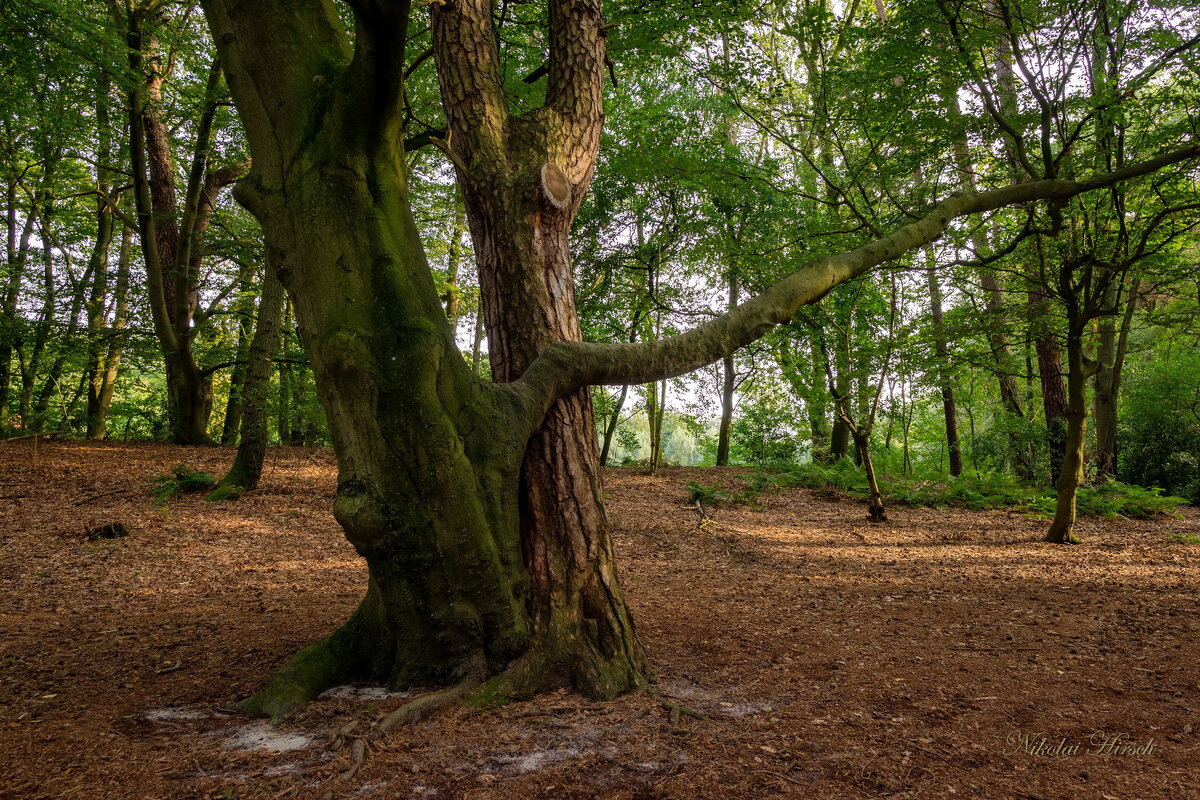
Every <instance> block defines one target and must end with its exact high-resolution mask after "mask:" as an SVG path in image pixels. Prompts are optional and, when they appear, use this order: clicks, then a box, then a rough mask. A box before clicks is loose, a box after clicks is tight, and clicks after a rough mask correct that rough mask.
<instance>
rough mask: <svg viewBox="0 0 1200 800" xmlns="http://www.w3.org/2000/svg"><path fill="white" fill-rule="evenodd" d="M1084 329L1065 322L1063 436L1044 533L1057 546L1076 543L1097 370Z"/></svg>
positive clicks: (1075, 324) (1080, 325) (1072, 320)
mask: <svg viewBox="0 0 1200 800" xmlns="http://www.w3.org/2000/svg"><path fill="white" fill-rule="evenodd" d="M1082 328H1083V326H1082V324H1080V323H1079V322H1078V321H1077V320H1074V319H1071V320H1068V333H1067V365H1068V366H1067V392H1066V394H1067V397H1066V401H1067V403H1066V415H1065V416H1066V420H1065V421H1066V425H1065V430H1064V436H1063V452H1062V462H1061V466H1060V468H1059V470H1058V478H1057V479H1056V481H1055V484H1054V488H1055V490H1056V492H1057V497H1056V502H1055V507H1054V519H1053V521H1052V522H1051V523H1050V530H1049V531H1047V533H1046V541H1048V542H1054V543H1056V544H1078V542H1079V537H1077V536H1076V535H1075V533H1074V530H1073V529H1074V526H1075V500H1076V497H1077V496H1078V493H1079V487H1080V486H1081V485H1082V484H1083V465H1084V442H1085V437H1086V435H1087V381H1088V378H1090V377H1091V376H1092V375H1093V374H1095V371H1096V364H1095V362H1091V361H1088V360H1087V359H1086V358H1085V356H1084V352H1083V330H1082Z"/></svg>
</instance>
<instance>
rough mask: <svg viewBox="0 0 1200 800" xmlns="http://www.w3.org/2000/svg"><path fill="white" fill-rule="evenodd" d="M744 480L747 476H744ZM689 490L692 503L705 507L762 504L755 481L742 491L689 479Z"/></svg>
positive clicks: (715, 507)
mask: <svg viewBox="0 0 1200 800" xmlns="http://www.w3.org/2000/svg"><path fill="white" fill-rule="evenodd" d="M742 478H743V480H744V479H745V476H742ZM684 488H685V489H687V491H688V496H689V498H690V499H691V501H692V503H695V504H697V505H699V506H700V507H702V508H705V509H714V510H715V509H718V508H724V507H725V506H732V505H742V506H750V507H752V508H755V509H758V508H760V506H759V505H758V503H757V500H758V495H759V492H760V491H761V489H760V488H758V487H756V486H755V485H754V484H753V483H749V484H748V485H747V487H746V488H745V489H744V490H742V491H740V492H735V491H730V490H729V489H724V488H722V487H720V486H705V485H704V484H701V483H697V482H696V481H688V484H687V486H685V487H684Z"/></svg>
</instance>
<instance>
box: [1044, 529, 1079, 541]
mask: <svg viewBox="0 0 1200 800" xmlns="http://www.w3.org/2000/svg"><path fill="white" fill-rule="evenodd" d="M1044 541H1046V542H1049V543H1050V544H1082V543H1083V540H1082V539H1080V538H1079V537H1078V536H1076V535H1075V534H1074V533H1073V532H1072V531H1069V530H1068V531H1061V532H1060V531H1056V530H1054V528H1051V529H1050V530H1049V531H1047V533H1046V538H1045V539H1044Z"/></svg>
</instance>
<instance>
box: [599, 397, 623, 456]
mask: <svg viewBox="0 0 1200 800" xmlns="http://www.w3.org/2000/svg"><path fill="white" fill-rule="evenodd" d="M628 396H629V386H628V385H624V386H622V387H621V393H620V394H619V395H617V404H616V406H614V407H613V412H612V416H611V417H609V420H608V424H607V425H605V426H604V440H603V444H602V445H601V447H600V466H602V467H607V466H608V451H609V450H610V449H611V448H612V440H613V436H614V435H615V434H616V432H617V426H618V425H620V424H621V409H623V408H624V407H625V398H626V397H628Z"/></svg>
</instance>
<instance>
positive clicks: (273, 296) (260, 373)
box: [208, 265, 283, 500]
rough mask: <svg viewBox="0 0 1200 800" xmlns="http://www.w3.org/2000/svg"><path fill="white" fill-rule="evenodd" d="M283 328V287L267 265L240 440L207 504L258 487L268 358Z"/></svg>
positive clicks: (248, 369) (264, 439)
mask: <svg viewBox="0 0 1200 800" xmlns="http://www.w3.org/2000/svg"><path fill="white" fill-rule="evenodd" d="M282 324H283V284H281V283H280V282H279V278H278V277H276V274H275V270H274V269H272V267H271V266H270V265H268V267H267V269H266V271H265V274H264V275H263V289H262V299H261V300H260V301H259V304H258V319H257V320H256V321H255V324H254V338H253V340H252V341H251V342H250V351H249V364H247V366H246V380H245V383H244V385H243V390H242V391H243V395H242V414H241V438H240V440H239V441H238V449H237V454H236V455H235V456H234V458H233V465H232V466H230V468H229V472H227V473H225V477H223V478H221V481H220V483H219V484H218V485H217V488H216V490H214V491H213V493H212V494H211V495H209V498H208V499H209V500H231V499H236V498H238V497H241V496H242V495H243V494H245V493H246V492H249V491H251V490H253V489H255V488H257V487H258V481H259V479H260V478H261V477H262V471H263V459H264V458H265V457H266V454H267V439H268V431H267V395H268V393H269V391H270V388H271V358H272V357H273V356H274V354H275V351H276V349H277V348H278V347H279V329H280V327H281V326H282Z"/></svg>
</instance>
